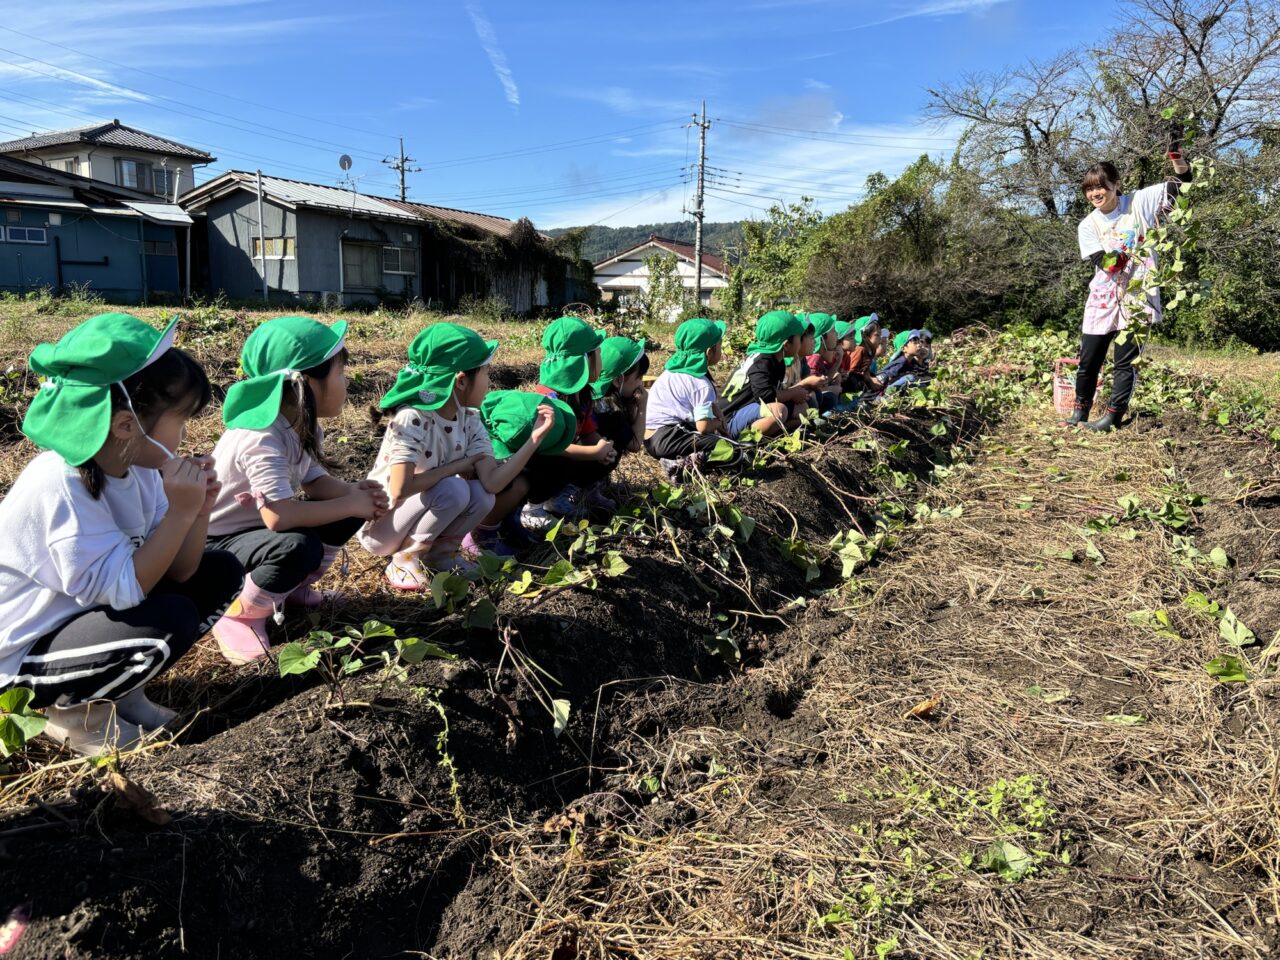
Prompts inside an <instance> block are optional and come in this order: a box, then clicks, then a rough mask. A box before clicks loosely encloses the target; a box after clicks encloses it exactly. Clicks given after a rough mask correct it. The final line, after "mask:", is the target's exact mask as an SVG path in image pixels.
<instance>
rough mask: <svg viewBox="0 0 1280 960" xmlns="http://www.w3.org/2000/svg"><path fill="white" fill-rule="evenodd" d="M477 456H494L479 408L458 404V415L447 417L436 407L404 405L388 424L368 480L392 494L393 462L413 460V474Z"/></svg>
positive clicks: (411, 461) (410, 461) (388, 494)
mask: <svg viewBox="0 0 1280 960" xmlns="http://www.w3.org/2000/svg"><path fill="white" fill-rule="evenodd" d="M475 456H486V457H492V456H493V443H492V442H491V441H490V439H489V431H488V430H486V429H485V426H484V421H483V420H481V419H480V411H478V410H472V409H470V408H469V407H459V408H458V418H457V419H456V420H446V419H445V418H444V417H442V416H440V414H439V413H438V412H437V411H435V410H418V409H416V408H414V407H401V408H400V409H398V410H397V411H396V412H395V415H394V416H393V417H392V418H391V422H390V423H389V424H387V432H386V433H385V434H383V436H382V446H381V447H379V448H378V456H377V458H376V459H375V460H374V461H373V469H372V470H371V471H369V479H370V480H376V481H378V483H380V484H382V487H383V489H384V490H387V496H388V497H390V496H391V491H390V489H388V483H389V482H390V480H391V466H392V464H396V463H411V464H413V472H414V473H422V472H424V471H426V470H434V469H435V468H436V467H443V466H446V465H448V464H450V463H454V462H455V461H458V460H465V459H466V458H467V457H475Z"/></svg>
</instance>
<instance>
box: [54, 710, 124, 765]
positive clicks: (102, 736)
mask: <svg viewBox="0 0 1280 960" xmlns="http://www.w3.org/2000/svg"><path fill="white" fill-rule="evenodd" d="M44 716H45V720H46V723H45V726H44V735H45V736H46V737H49V738H50V739H51V740H55V741H57V742H58V743H62V742H64V741H65V742H66V744H67V746H69V747H70V748H71V749H72V750H74V751H75V752H76V753H79V754H82V755H84V756H86V757H100V756H103V755H104V754H110V753H114V752H115V751H117V750H130V749H132V748H133V747H135V746H137V745H138V743H139V742H141V740H142V738H143V732H142V731H141V730H139V729H138V727H137V725H135V724H132V723H130V722H129V721H128V720H125V719H124V718H123V717H121V716H120V715H119V713H118V711H117V710H116V704H115V702H114V701H111V700H94V701H92V702H91V703H81V704H77V705H76V706H74V707H45V711H44Z"/></svg>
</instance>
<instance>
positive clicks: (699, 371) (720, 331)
mask: <svg viewBox="0 0 1280 960" xmlns="http://www.w3.org/2000/svg"><path fill="white" fill-rule="evenodd" d="M723 339H724V323H722V322H721V321H719V320H706V319H703V318H702V317H694V318H693V319H692V320H686V321H685V322H684V323H682V324H680V326H679V327H677V328H676V338H675V343H676V350H675V353H673V354H671V356H670V357H669V358H668V359H667V365H666V367H665V369H667V370H670V371H671V372H672V373H687V374H689V376H691V377H705V376H706V375H707V351H708V350H710V349H711V348H712V347H714V346H715V345H716V344H717V343H719V342H720V341H721V340H723Z"/></svg>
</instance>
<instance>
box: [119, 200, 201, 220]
mask: <svg viewBox="0 0 1280 960" xmlns="http://www.w3.org/2000/svg"><path fill="white" fill-rule="evenodd" d="M121 202H122V203H123V204H124V205H125V206H126V207H128V208H129V209H130V210H136V211H137V212H138V213H140V214H142V215H143V216H144V217H146V218H147V219H148V220H151V221H153V222H155V223H185V224H190V223H191V218H190V217H189V216H187V212H186V211H185V210H183V209H182V208H181V207H180V206H178V205H177V204H176V203H143V202H141V201H139V200H123V201H121Z"/></svg>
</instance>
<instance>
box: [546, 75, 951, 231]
mask: <svg viewBox="0 0 1280 960" xmlns="http://www.w3.org/2000/svg"><path fill="white" fill-rule="evenodd" d="M796 99H797V101H799V102H803V98H796ZM776 113H777V112H776V111H775V110H769V111H767V115H768V117H769V118H770V119H768V120H766V119H765V118H764V117H763V116H758V117H757V118H756V119H758V120H759V121H760V122H762V123H764V122H773V121H774V120H776V119H777V115H776ZM779 122H781V121H779ZM787 125H788V126H790V127H792V128H793V129H794V130H798V128H799V127H801V126H803V127H805V128H807V129H809V130H814V131H817V134H816V135H810V134H805V133H802V132H793V133H791V134H790V135H788V136H780V135H779V131H774V132H766V131H763V130H760V131H751V130H743V129H740V128H731V127H728V126H724V125H722V126H718V127H717V126H713V127H712V130H711V133H710V135H709V137H708V146H707V163H708V168H709V173H708V178H707V197H706V209H707V219H708V220H712V221H716V220H740V219H749V218H753V217H755V218H759V217H763V216H764V215H765V210H767V209H768V208H769V207H770V206H771V205H773V204H774V203H780V202H781V203H794V202H796V201H798V200H799V199H800V197H802V196H809V197H813V198H814V202H815V205H816V206H817V207H818V208H819V209H821V210H823V211H824V212H826V213H829V214H830V213H835V212H838V211H840V210H843V209H845V208H846V207H848V206H850V205H851V204H854V203H857V202H858V200H859V198H860V197H861V196H862V193H863V190H864V188H865V186H866V180H867V177H868V176H869V175H871V174H872V173H876V172H881V173H884V174H885V175H886V176H889V177H894V176H896V175H897V174H899V173H901V172H902V170H903V169H905V168H906V167H907V166H908V165H910V164H911V163H914V162H915V161H916V160H917V159H918V158H919V157H920V155H921V154H925V153H927V154H929V155H930V156H933V157H938V156H942V155H945V154H948V153H949V152H950V150H951V148H952V146H954V144H955V141H956V139H958V137H959V134H960V130H961V128H960V126H959V125H953V126H951V127H944V128H941V129H939V128H936V127H927V128H926V127H925V126H923V125H922V124H920V123H917V122H914V121H902V122H899V123H884V124H850V123H847V122H846V121H845V120H844V118H842V117H839V116H837V117H835V118H833V119H832V120H831V122H829V123H826V124H823V125H821V126H819V125H817V124H814V123H812V122H805V123H803V124H802V123H800V122H797V121H794V120H793V121H792V122H791V123H790V124H787ZM824 137H830V138H831V139H824ZM680 152H683V150H681V151H680ZM687 191H688V188H686V187H684V186H678V187H672V188H668V189H667V190H664V191H654V190H653V189H650V190H636V191H634V192H633V193H629V194H625V195H622V196H616V197H609V198H606V199H598V200H589V201H583V203H582V204H581V205H574V204H559V205H555V206H548V207H547V208H545V209H544V210H539V209H538V208H537V207H536V205H530V207H529V208H528V210H527V211H526V212H527V213H528V215H529V216H531V217H532V218H533V220H534V222H535V223H537V224H538V225H539V226H544V227H553V226H579V225H582V224H588V223H595V222H598V221H601V220H604V221H605V222H606V223H607V224H608V225H610V226H619V225H621V224H628V223H656V222H664V221H669V220H680V219H684V217H685V215H684V214H683V213H682V207H683V206H684V205H685V203H686V193H687ZM687 202H689V203H690V204H691V203H692V193H691V192H688V201H687Z"/></svg>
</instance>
